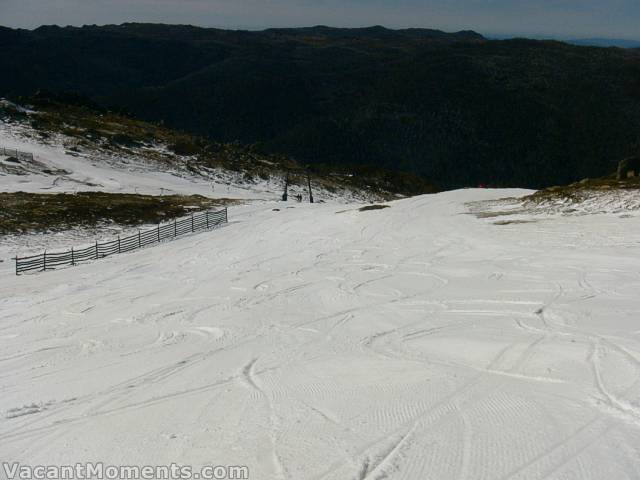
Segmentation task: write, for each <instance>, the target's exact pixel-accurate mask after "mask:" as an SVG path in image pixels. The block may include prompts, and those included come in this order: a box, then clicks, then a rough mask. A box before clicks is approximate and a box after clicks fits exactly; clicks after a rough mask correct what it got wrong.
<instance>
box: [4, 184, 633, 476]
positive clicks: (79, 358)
mask: <svg viewBox="0 0 640 480" xmlns="http://www.w3.org/2000/svg"><path fill="white" fill-rule="evenodd" d="M526 193H527V192H526V191H522V190H463V191H455V192H447V193H443V194H437V195H428V196H422V197H416V198H412V199H406V200H400V201H396V202H391V203H390V204H389V205H390V208H388V209H384V210H379V211H369V212H359V211H358V210H357V206H355V205H354V206H347V207H346V210H345V206H344V205H338V204H330V203H326V204H316V205H301V204H292V205H290V206H293V207H294V208H282V206H280V211H277V212H276V211H273V208H274V205H275V204H273V203H268V202H267V203H264V204H256V205H249V206H247V205H245V206H238V207H232V208H231V209H230V219H232V223H230V224H229V225H227V226H225V227H224V228H222V229H219V230H216V231H213V232H207V233H202V234H200V235H198V236H192V237H186V238H182V239H178V240H176V241H174V242H170V243H165V244H161V245H159V246H156V247H153V248H148V249H144V250H141V251H137V252H133V253H130V254H124V255H119V256H114V257H110V258H107V259H104V260H101V261H99V262H93V263H88V264H84V265H81V266H77V267H74V268H68V269H63V270H59V271H54V272H47V273H46V274H37V275H25V276H20V277H15V276H13V275H12V271H11V269H10V266H9V267H6V266H2V268H1V269H0V274H1V276H0V392H1V394H0V458H2V459H3V460H9V461H20V462H23V463H28V464H34V465H35V464H75V463H76V462H83V461H102V462H105V463H106V464H116V465H129V464H137V463H140V464H151V465H154V464H159V465H164V464H170V463H171V462H177V463H182V464H190V465H194V466H201V465H205V464H217V465H219V464H228V465H247V466H248V467H249V469H250V475H251V478H258V479H261V480H262V479H318V480H319V479H327V480H330V479H336V480H344V479H353V480H374V479H403V480H423V479H434V480H441V479H459V480H475V479H501V480H507V479H543V478H545V479H546V478H551V479H573V478H580V479H610V478H616V479H637V478H640V327H638V323H637V319H638V313H639V312H640V302H639V300H638V298H640V297H639V296H638V291H639V290H640V275H638V273H637V272H638V271H640V226H638V225H637V223H636V222H635V221H634V220H633V218H619V217H618V216H616V215H607V214H598V215H583V216H578V217H558V216H554V217H553V218H549V219H547V220H545V221H544V222H541V221H537V222H531V223H514V224H510V225H494V224H493V223H492V219H479V218H476V217H475V216H473V215H468V214H467V213H468V206H467V204H468V203H469V202H477V201H484V200H490V201H492V200H495V199H498V198H502V197H507V196H519V195H523V194H526ZM337 212H339V213H337ZM535 215H536V218H537V219H538V220H539V219H540V218H539V217H540V215H541V214H540V213H539V212H538V213H536V214H535ZM603 232H608V233H610V236H607V235H604V233H603ZM14 240H15V239H14ZM14 240H12V242H13V241H14ZM569 240H570V241H569ZM1 243H2V242H1V241H0V246H1Z"/></svg>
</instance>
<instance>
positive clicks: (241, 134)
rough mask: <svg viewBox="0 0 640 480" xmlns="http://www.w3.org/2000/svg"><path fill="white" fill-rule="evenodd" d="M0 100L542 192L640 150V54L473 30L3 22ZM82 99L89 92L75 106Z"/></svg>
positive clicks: (442, 179)
mask: <svg viewBox="0 0 640 480" xmlns="http://www.w3.org/2000/svg"><path fill="white" fill-rule="evenodd" d="M0 65H2V67H1V72H0V95H2V96H9V97H13V98H17V97H20V96H23V97H24V96H29V95H32V94H33V93H34V92H36V91H38V90H41V89H46V90H49V91H52V92H73V93H74V95H76V96H77V97H78V98H82V97H86V99H87V101H90V102H93V103H97V104H99V105H102V106H104V107H109V108H112V109H118V110H119V111H123V112H129V113H130V114H132V115H135V116H137V117H140V118H142V119H145V120H148V121H154V122H162V123H164V124H165V125H168V126H170V127H173V128H176V129H180V130H183V131H188V132H190V133H193V134H197V135H202V136H205V137H208V138H210V139H212V140H215V141H221V142H235V141H237V142H240V143H244V144H254V147H253V148H254V149H256V151H265V152H282V153H285V154H287V155H289V156H293V157H295V158H296V159H297V160H298V162H299V163H303V164H314V165H320V164H330V165H336V164H338V165H341V166H345V165H357V166H359V167H362V166H363V165H374V166H378V167H383V168H393V169H397V170H402V171H407V172H411V173H417V174H420V175H422V176H424V177H426V178H429V179H431V180H433V181H435V182H437V183H438V184H439V185H441V186H443V187H445V188H452V187H460V186H469V185H477V184H479V183H483V184H488V185H496V186H506V185H509V186H526V187H542V186H548V185H550V184H558V183H568V182H570V181H574V180H578V179H580V178H582V177H587V176H600V175H603V174H607V173H609V172H612V171H613V170H614V169H615V165H616V163H617V161H618V160H619V159H620V158H621V157H623V156H625V155H628V154H629V153H631V152H634V151H636V150H637V149H638V148H640V51H638V50H633V49H628V50H623V49H600V48H582V47H578V46H574V45H570V44H567V43H561V42H557V41H534V40H525V39H515V40H503V41H495V40H488V39H486V38H485V37H483V36H482V35H479V34H477V33H475V32H471V31H465V32H458V33H445V32H441V31H438V30H428V29H406V30H390V29H386V28H384V27H380V26H376V27H370V28H359V29H344V28H330V27H325V26H317V27H311V28H300V29H269V30H264V31H260V32H250V31H228V30H219V29H206V28H196V27H190V26H172V25H149V24H124V25H111V26H103V27H96V26H86V27H82V28H75V27H66V28H59V27H52V26H48V27H41V28H38V29H36V30H33V31H28V30H15V29H9V28H0ZM80 103H82V102H80Z"/></svg>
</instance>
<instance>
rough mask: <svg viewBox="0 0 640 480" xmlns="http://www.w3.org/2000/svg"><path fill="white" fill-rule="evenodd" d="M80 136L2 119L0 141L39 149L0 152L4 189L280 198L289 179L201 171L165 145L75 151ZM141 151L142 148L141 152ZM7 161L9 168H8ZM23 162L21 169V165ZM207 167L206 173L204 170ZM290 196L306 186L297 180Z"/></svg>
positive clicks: (355, 196)
mask: <svg viewBox="0 0 640 480" xmlns="http://www.w3.org/2000/svg"><path fill="white" fill-rule="evenodd" d="M75 143H76V139H73V138H71V137H66V136H65V135H62V134H55V133H52V134H51V135H50V138H49V139H47V140H44V139H42V138H40V137H39V135H38V132H37V131H36V130H34V129H33V128H32V127H31V126H30V125H28V124H27V123H17V122H11V123H8V122H5V121H0V147H5V148H9V149H18V150H21V151H23V152H27V153H32V154H33V155H34V161H33V162H24V161H22V162H21V163H20V164H19V165H16V164H6V162H5V161H4V157H0V192H15V191H23V192H29V193H63V192H64V193H67V192H70V193H73V192H78V191H83V192H86V191H99V192H109V193H140V194H146V195H172V194H178V195H196V194H197V195H203V196H205V197H210V198H235V199H244V200H276V199H278V198H280V197H281V195H282V189H283V183H284V180H283V179H281V178H276V177H272V178H271V179H269V180H262V179H258V180H256V181H247V180H245V179H244V175H243V173H242V172H232V171H229V170H223V169H209V170H208V171H206V172H205V171H204V170H203V171H202V173H203V175H197V174H194V173H193V172H191V171H190V170H189V169H188V168H186V163H188V160H189V159H188V157H177V156H175V155H173V154H172V153H171V152H169V151H168V150H167V149H166V146H163V145H155V146H152V147H144V148H140V149H139V152H136V150H135V149H133V150H132V151H131V153H130V154H128V155H125V154H123V153H122V152H121V153H119V154H115V153H111V152H107V151H104V150H86V151H80V152H74V151H71V150H69V149H67V148H66V146H68V145H69V144H75ZM145 150H151V151H155V153H158V152H159V153H161V154H162V155H164V156H165V157H167V158H168V159H171V162H172V165H171V166H168V165H167V164H160V163H157V162H153V161H150V160H149V158H145V157H144V155H143V154H144V153H145V152H144V151H145ZM136 153H139V154H136ZM3 167H4V168H3ZM18 168H21V171H16V170H17V169H18ZM205 173H206V175H204V174H205ZM289 193H290V194H291V196H292V197H293V196H295V195H296V194H298V193H300V194H303V196H304V197H305V198H306V195H307V192H306V188H305V187H302V186H297V185H292V186H291V188H290V192H289ZM314 196H315V198H316V199H317V200H333V201H343V202H345V201H347V202H350V201H363V200H366V199H367V198H371V197H372V195H369V194H367V193H366V192H362V191H351V190H346V189H336V190H335V191H332V192H329V191H326V190H323V189H321V188H319V187H318V186H317V185H314Z"/></svg>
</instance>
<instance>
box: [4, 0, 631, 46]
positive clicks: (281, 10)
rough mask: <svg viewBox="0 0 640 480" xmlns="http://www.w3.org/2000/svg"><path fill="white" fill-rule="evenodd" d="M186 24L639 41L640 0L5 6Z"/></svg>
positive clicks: (24, 0)
mask: <svg viewBox="0 0 640 480" xmlns="http://www.w3.org/2000/svg"><path fill="white" fill-rule="evenodd" d="M132 21H135V22H162V23H187V24H193V25H201V26H210V27H222V28H248V29H260V28H266V27H273V26H275V27H282V26H311V25H317V24H326V25H332V26H346V27H356V26H368V25H374V24H380V25H384V26H387V27H391V28H396V27H426V28H439V29H442V30H447V31H453V30H462V29H472V30H476V31H479V32H481V33H483V34H487V35H491V34H521V35H535V36H554V37H558V38H571V37H615V38H632V39H639V38H640V0H528V1H525V0H421V1H420V0H0V25H4V26H11V27H24V28H33V27H37V26H39V25H42V24H58V25H83V24H94V23H95V24H107V23H122V22H132Z"/></svg>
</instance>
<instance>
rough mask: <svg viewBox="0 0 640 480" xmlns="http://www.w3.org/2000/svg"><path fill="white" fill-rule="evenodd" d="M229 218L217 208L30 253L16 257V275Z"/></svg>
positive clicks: (135, 246)
mask: <svg viewBox="0 0 640 480" xmlns="http://www.w3.org/2000/svg"><path fill="white" fill-rule="evenodd" d="M227 222H228V216H227V209H226V208H225V209H224V210H218V211H206V212H203V213H199V214H192V215H191V216H190V217H187V218H184V219H182V220H177V219H176V220H174V221H173V222H171V223H165V224H164V225H162V224H158V226H157V227H156V228H154V229H151V230H146V231H144V232H143V231H141V230H138V233H137V234H135V235H131V236H129V237H124V238H120V237H118V238H117V239H115V240H112V241H110V242H104V243H99V242H98V241H96V242H95V244H94V245H91V246H89V247H86V248H82V249H74V248H71V250H67V251H65V252H57V253H47V251H46V250H45V251H44V252H43V253H41V254H39V255H32V256H30V257H16V258H15V261H16V275H20V274H21V273H23V272H29V271H40V272H45V271H47V270H55V269H56V268H57V267H60V266H64V265H76V264H78V263H81V262H86V261H88V260H97V259H99V258H104V257H108V256H110V255H115V254H117V253H125V252H130V251H132V250H137V249H138V248H142V247H146V246H148V245H153V244H156V243H160V242H162V241H164V240H170V239H173V238H176V237H179V236H180V235H185V234H187V233H192V232H196V231H200V230H209V229H211V228H214V227H217V226H219V225H222V224H224V223H227Z"/></svg>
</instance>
